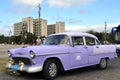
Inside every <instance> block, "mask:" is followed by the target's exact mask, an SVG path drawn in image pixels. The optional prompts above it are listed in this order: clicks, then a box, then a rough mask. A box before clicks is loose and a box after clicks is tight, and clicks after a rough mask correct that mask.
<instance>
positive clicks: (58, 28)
mask: <svg viewBox="0 0 120 80" xmlns="http://www.w3.org/2000/svg"><path fill="white" fill-rule="evenodd" d="M60 32H65V23H64V22H56V24H51V25H48V26H47V34H48V35H50V34H55V33H60Z"/></svg>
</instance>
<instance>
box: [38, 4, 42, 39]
mask: <svg viewBox="0 0 120 80" xmlns="http://www.w3.org/2000/svg"><path fill="white" fill-rule="evenodd" d="M40 11H41V7H40V3H39V4H38V27H39V28H38V29H39V30H38V36H39V37H40V36H41V31H40V30H41V29H40V28H41V20H40V16H41V13H40Z"/></svg>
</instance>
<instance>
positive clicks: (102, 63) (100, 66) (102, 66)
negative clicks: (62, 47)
mask: <svg viewBox="0 0 120 80" xmlns="http://www.w3.org/2000/svg"><path fill="white" fill-rule="evenodd" d="M97 66H98V69H100V70H102V69H105V68H107V66H108V61H107V59H105V58H103V59H101V60H100V63H99V64H98V65H97Z"/></svg>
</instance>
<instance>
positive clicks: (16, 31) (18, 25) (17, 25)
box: [14, 22, 22, 36]
mask: <svg viewBox="0 0 120 80" xmlns="http://www.w3.org/2000/svg"><path fill="white" fill-rule="evenodd" d="M21 32H22V22H19V23H15V24H14V35H15V36H19V35H20V34H21Z"/></svg>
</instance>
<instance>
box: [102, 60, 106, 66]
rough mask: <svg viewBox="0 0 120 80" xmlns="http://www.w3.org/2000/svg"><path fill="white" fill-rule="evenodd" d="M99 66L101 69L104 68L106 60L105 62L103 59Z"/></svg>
mask: <svg viewBox="0 0 120 80" xmlns="http://www.w3.org/2000/svg"><path fill="white" fill-rule="evenodd" d="M101 66H102V67H106V60H105V59H103V60H102V61H101Z"/></svg>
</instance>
